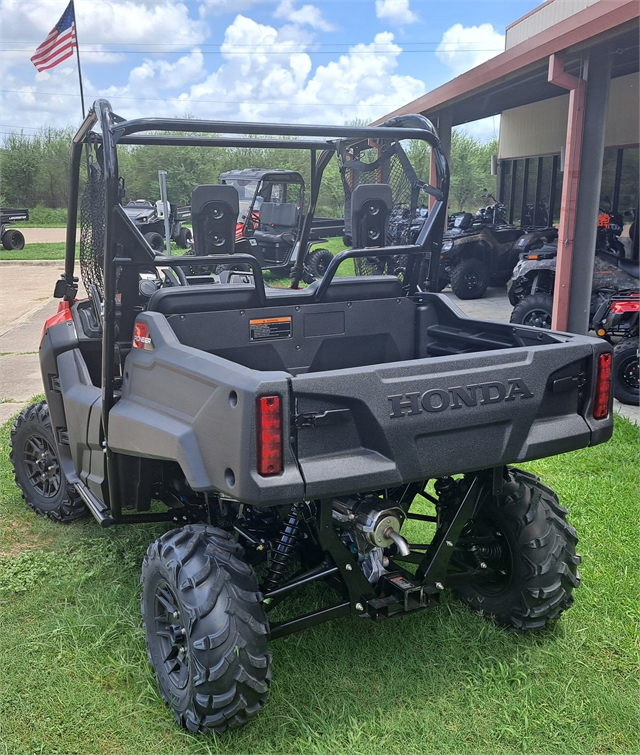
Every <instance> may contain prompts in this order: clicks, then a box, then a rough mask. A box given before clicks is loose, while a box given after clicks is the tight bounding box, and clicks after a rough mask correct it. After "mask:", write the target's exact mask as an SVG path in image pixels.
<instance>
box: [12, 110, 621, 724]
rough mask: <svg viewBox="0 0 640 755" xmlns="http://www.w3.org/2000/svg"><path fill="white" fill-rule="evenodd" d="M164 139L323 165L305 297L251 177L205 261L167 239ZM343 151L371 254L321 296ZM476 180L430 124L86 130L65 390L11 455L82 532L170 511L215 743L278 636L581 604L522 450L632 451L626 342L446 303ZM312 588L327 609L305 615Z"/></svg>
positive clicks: (522, 616) (50, 334)
mask: <svg viewBox="0 0 640 755" xmlns="http://www.w3.org/2000/svg"><path fill="white" fill-rule="evenodd" d="M273 136H278V137H281V138H279V139H273V138H272V137H273ZM416 141H417V142H423V143H426V144H427V145H428V146H429V147H430V149H431V151H432V163H433V164H434V166H435V177H434V179H433V181H432V182H431V183H429V182H428V180H427V177H425V176H418V175H416V172H415V169H414V168H413V167H412V166H411V159H410V156H411V149H410V145H411V143H412V142H416ZM158 144H161V145H169V146H175V147H176V148H178V147H180V146H181V145H189V146H190V147H198V148H201V149H202V150H206V149H217V148H228V147H242V148H243V149H250V148H253V147H255V148H257V149H263V148H266V147H268V148H270V149H273V148H283V149H296V150H303V151H305V152H306V154H307V155H308V159H309V166H310V175H311V180H310V184H309V187H308V193H307V198H306V201H305V202H304V205H303V206H301V207H300V208H299V211H300V212H301V215H302V217H301V221H300V226H299V227H300V236H299V238H298V239H297V240H296V242H295V250H294V251H295V253H294V274H293V279H292V284H291V288H288V289H283V288H273V287H269V286H266V285H265V284H264V280H263V277H262V269H261V268H262V266H261V263H260V261H258V260H257V259H256V257H255V256H254V255H253V254H252V248H253V247H252V245H251V243H250V241H251V239H247V238H244V237H243V238H240V239H236V222H237V218H238V213H239V198H238V192H237V191H236V189H235V188H234V187H233V186H230V185H221V184H220V185H204V186H196V187H194V188H193V196H192V201H191V212H192V223H193V234H194V244H195V249H196V250H197V256H195V257H194V256H191V257H177V256H172V257H165V256H163V255H160V254H157V253H155V252H154V250H153V249H152V248H151V247H150V246H149V244H148V243H147V241H146V240H145V238H144V236H143V235H142V234H141V233H140V230H139V228H138V227H136V225H135V223H134V222H132V220H131V218H130V217H128V215H127V213H126V212H125V211H124V209H123V207H122V204H121V201H122V199H123V197H122V193H123V192H122V190H121V189H122V183H121V181H120V180H119V171H118V150H119V149H120V148H128V147H129V146H131V145H137V146H139V147H140V148H143V147H144V145H158ZM87 149H88V151H89V153H90V161H89V178H88V181H87V184H86V189H85V191H84V195H83V196H82V198H80V197H79V185H80V182H79V172H80V168H81V166H83V165H84V164H85V155H86V150H87ZM332 160H336V161H337V163H338V167H339V169H340V172H341V175H342V177H343V185H344V191H345V207H346V220H347V221H348V223H347V225H348V233H349V235H350V237H351V240H352V241H353V247H354V248H353V249H351V250H349V251H345V252H341V253H339V254H337V255H336V257H334V259H333V260H332V261H331V262H330V264H329V266H328V269H327V271H326V273H325V275H324V277H323V278H322V279H321V280H319V281H315V282H314V283H311V285H309V286H308V287H306V288H300V287H299V284H300V278H301V275H302V272H303V261H304V255H305V253H306V250H307V245H308V242H309V237H310V234H311V229H312V227H313V221H314V212H315V209H316V205H317V200H318V194H319V190H320V186H321V182H322V179H323V172H324V171H325V168H326V167H327V165H329V163H330V161H332ZM448 180H449V176H448V168H447V162H446V159H445V157H444V154H443V151H442V148H441V145H440V141H439V138H438V136H437V133H436V131H435V130H434V128H433V127H432V126H431V124H430V123H429V122H428V121H427V120H426V119H424V118H422V117H421V116H417V115H407V116H401V117H398V118H394V119H392V120H390V121H388V122H387V123H385V124H384V125H382V126H376V127H366V128H356V127H346V126H345V127H336V126H308V125H282V124H280V125H273V124H260V123H249V124H246V123H245V124H242V123H221V122H212V121H199V120H169V119H164V118H142V119H137V120H129V121H128V120H125V119H123V118H121V117H119V116H117V115H115V114H114V113H113V112H112V110H111V107H110V105H109V103H108V102H106V101H104V100H99V101H97V102H96V103H95V104H94V106H93V108H92V109H91V111H90V113H89V115H88V116H87V118H86V120H85V121H84V123H83V124H82V126H81V127H80V129H79V131H78V132H77V134H76V135H75V137H74V139H73V144H72V149H71V185H70V192H69V197H70V198H69V212H68V218H69V221H68V228H67V247H66V260H65V272H64V274H63V276H62V278H61V279H60V280H59V281H58V282H57V284H56V286H55V296H57V297H58V298H60V300H61V301H60V307H59V311H58V314H57V315H56V316H55V317H53V318H51V319H50V320H48V321H47V323H46V325H45V329H44V334H43V338H42V343H41V346H40V363H41V367H42V377H43V382H44V390H45V393H46V401H44V402H39V403H37V404H34V405H32V406H30V407H29V408H27V409H25V410H24V411H23V412H22V413H21V414H20V415H19V417H18V419H17V420H16V422H15V424H14V427H13V430H12V433H11V459H12V463H13V468H14V471H15V478H16V482H17V484H18V486H19V487H20V488H21V490H22V492H23V494H24V497H25V499H26V502H27V504H28V505H29V506H30V507H31V508H33V509H34V510H35V511H36V512H37V513H39V514H42V515H46V516H48V517H50V518H51V519H52V520H54V521H58V522H72V521H73V520H75V519H77V518H78V517H80V516H82V515H83V514H85V513H86V512H89V513H91V514H92V515H93V516H94V517H95V519H96V520H97V522H98V523H99V524H100V525H101V526H103V527H111V526H116V525H130V526H131V525H133V526H138V527H139V526H144V523H145V522H159V521H160V522H166V523H167V531H166V532H165V534H163V535H162V536H161V537H159V538H158V539H157V540H156V541H155V542H153V543H151V545H150V546H149V549H148V551H147V555H146V557H145V558H144V563H143V564H142V578H141V581H142V597H141V601H142V617H143V621H144V626H145V631H146V642H147V649H148V656H149V660H150V662H151V665H152V667H153V670H154V672H155V675H156V676H157V680H158V685H159V688H160V691H161V693H162V696H163V697H164V699H165V700H166V702H167V704H168V705H169V707H170V708H171V710H172V712H173V714H174V715H175V718H176V719H177V721H178V722H179V724H181V725H182V726H185V727H186V728H188V729H189V730H190V731H193V732H203V733H204V732H212V731H215V732H223V731H225V730H226V729H227V728H228V727H233V726H239V725H241V724H244V723H246V722H247V721H248V720H249V719H251V718H252V717H253V716H254V715H255V714H256V713H258V711H259V710H260V709H261V708H262V706H263V705H264V704H265V703H266V701H267V697H268V694H269V688H270V684H271V674H272V669H271V666H272V655H271V653H270V652H269V643H270V642H275V641H276V640H277V639H278V638H280V637H283V636H284V635H287V634H290V633H292V632H298V631H301V630H303V629H306V628H308V627H313V626H317V625H319V624H321V623H322V622H326V621H329V620H332V619H338V618H339V617H343V616H348V615H352V616H356V617H358V618H360V619H361V620H363V621H364V620H369V621H385V620H386V619H388V618H391V617H402V616H408V615H411V614H414V613H416V612H418V611H422V610H425V609H427V608H434V607H436V606H437V605H438V601H439V597H440V595H441V594H442V592H443V591H444V590H448V589H451V590H453V591H455V594H456V595H457V596H458V597H459V598H460V600H461V601H463V602H464V603H466V604H467V605H468V606H469V607H470V608H471V609H472V610H473V611H475V612H479V613H483V614H485V615H487V616H488V617H491V618H492V619H493V620H494V621H495V622H497V623H498V624H499V625H500V626H504V627H506V628H508V629H511V630H514V631H517V632H529V631H535V630H539V629H542V628H543V627H545V626H547V625H548V624H549V623H550V622H553V621H554V620H556V619H557V618H558V617H559V616H560V614H561V613H562V612H563V611H564V610H565V609H567V608H569V606H570V605H571V603H572V601H573V591H574V588H576V587H577V586H578V583H579V573H578V565H579V563H580V557H579V556H578V555H576V543H577V536H576V532H575V530H574V529H573V527H571V525H570V524H568V522H567V519H566V513H567V511H566V509H565V508H563V507H562V506H561V505H560V503H559V502H558V499H557V497H556V495H555V493H554V492H553V491H552V490H551V489H550V488H548V487H546V486H545V485H544V484H543V483H542V482H540V480H539V479H538V478H537V477H535V476H534V475H532V474H530V473H528V472H524V471H522V470H520V469H518V468H516V467H514V466H512V465H514V464H517V463H520V462H525V461H529V460H532V459H538V458H541V457H545V456H550V455H553V454H561V453H564V452H566V451H572V450H574V449H577V448H583V447H586V446H590V445H595V444H598V443H602V442H604V441H606V440H608V439H609V437H610V436H611V433H612V427H613V424H612V422H613V420H612V414H611V402H612V398H611V390H610V388H611V379H610V372H611V347H610V345H609V344H607V343H606V342H603V341H599V340H596V339H592V338H587V337H584V336H579V335H571V334H567V333H559V332H554V331H549V330H545V331H541V330H538V329H536V328H531V327H526V326H520V325H513V324H509V323H496V322H489V321H481V320H473V319H470V318H468V317H466V316H464V315H463V314H462V313H461V311H460V310H459V309H457V308H456V307H455V306H454V305H452V304H451V303H450V302H449V301H448V299H446V298H445V297H443V296H442V295H440V294H438V293H436V291H437V287H438V284H439V273H438V266H439V260H440V248H441V240H442V234H443V230H444V228H445V224H446V208H447V190H448ZM428 196H430V197H432V198H433V204H432V208H431V210H430V212H429V214H428V216H427V217H426V219H425V221H424V223H423V224H422V226H421V228H420V229H419V232H418V233H417V237H416V238H415V240H412V243H408V244H407V243H402V244H396V245H393V244H390V243H389V238H390V236H389V222H390V218H392V217H395V216H397V215H398V214H401V215H402V216H403V217H404V216H405V215H406V217H408V218H413V217H415V215H416V212H417V211H418V208H419V207H420V206H421V205H422V204H423V203H424V202H425V201H426V200H427V199H428ZM78 204H80V224H81V240H80V243H79V250H77V248H76V215H77V209H78ZM263 207H264V205H263ZM394 213H395V215H394ZM385 256H386V257H394V256H403V257H404V258H405V259H406V264H404V266H403V275H402V279H400V278H399V277H397V276H395V275H374V276H364V277H357V276H350V275H346V276H342V275H341V273H342V272H344V270H345V268H348V267H350V266H351V265H352V264H353V260H356V259H362V258H369V257H375V258H376V259H381V258H383V257H385ZM78 257H79V263H80V264H79V267H80V271H81V273H82V280H83V283H84V287H85V289H86V291H87V293H88V298H84V299H78V286H79V281H78V278H77V275H78ZM212 260H213V261H215V263H216V264H221V265H225V264H236V263H241V264H244V265H246V266H247V267H248V268H249V269H250V271H251V272H250V273H247V274H245V275H242V276H236V277H235V281H236V282H234V277H233V276H228V277H227V279H226V280H227V281H228V282H221V281H222V280H223V278H222V276H215V277H214V276H211V280H209V281H207V282H201V281H193V280H191V281H190V280H188V277H187V276H186V275H185V273H184V268H185V267H188V266H189V265H192V264H194V265H203V266H206V265H211V264H212ZM238 281H239V282H238ZM319 583H323V588H322V589H319V587H320V585H319ZM304 592H308V593H310V600H309V609H308V611H306V612H304V613H302V614H294V613H292V611H293V609H292V608H290V609H289V611H288V612H287V607H288V606H292V604H291V603H288V602H287V601H288V598H290V597H291V596H292V595H298V594H299V593H304ZM293 605H294V606H295V605H299V601H295V602H293ZM276 607H278V612H277V613H278V616H279V618H278V620H273V616H274V615H275V614H274V613H272V612H273V610H274V609H275V608H276ZM397 631H398V632H401V631H402V625H401V624H398V625H397ZM479 631H480V630H479ZM407 652H411V650H410V649H408V650H407ZM327 658H328V659H329V658H330V654H328V655H327ZM327 662H330V660H327ZM434 662H437V660H436V661H434ZM378 663H379V659H377V658H374V657H372V658H371V673H372V674H375V669H376V666H377V664H378Z"/></svg>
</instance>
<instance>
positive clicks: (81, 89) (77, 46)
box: [71, 0, 86, 120]
mask: <svg viewBox="0 0 640 755" xmlns="http://www.w3.org/2000/svg"><path fill="white" fill-rule="evenodd" d="M71 7H72V8H73V25H74V26H75V30H76V57H77V59H78V83H79V84H80V103H81V104H82V120H84V119H85V117H86V113H85V109H84V90H83V88H82V68H81V67H80V42H79V41H78V20H77V19H76V6H75V4H74V1H73V0H71Z"/></svg>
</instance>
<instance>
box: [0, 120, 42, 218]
mask: <svg viewBox="0 0 640 755" xmlns="http://www.w3.org/2000/svg"><path fill="white" fill-rule="evenodd" d="M41 158H42V144H41V141H40V139H39V138H35V139H34V138H30V137H28V136H25V135H24V134H23V133H22V132H20V133H19V134H18V133H16V132H12V133H11V134H9V136H8V137H7V139H6V141H5V144H4V148H3V150H2V154H1V162H0V178H1V181H2V188H1V189H0V193H1V194H2V196H3V197H4V200H5V201H6V203H7V204H8V205H13V206H19V205H26V206H27V207H35V205H36V204H37V199H38V197H37V189H36V178H37V175H38V168H39V165H40V162H41Z"/></svg>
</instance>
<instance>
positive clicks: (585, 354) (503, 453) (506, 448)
mask: <svg viewBox="0 0 640 755" xmlns="http://www.w3.org/2000/svg"><path fill="white" fill-rule="evenodd" d="M609 348H610V347H609V346H608V345H607V344H605V343H603V342H601V341H598V340H596V339H593V338H588V337H583V336H567V337H566V340H565V342H563V343H558V344H550V345H539V346H533V347H530V348H510V349H503V350H499V351H493V352H483V353H477V354H462V355H456V356H446V357H435V358H426V359H418V360H412V361H410V362H397V363H394V364H392V365H372V366H368V367H362V368H359V369H358V370H336V371H333V372H324V373H312V374H304V375H297V376H295V377H293V378H292V379H291V385H292V391H293V398H294V399H295V404H294V406H295V411H296V417H295V427H296V430H295V434H296V439H297V456H298V460H299V464H300V469H301V471H302V474H303V477H304V480H305V484H306V492H305V495H306V497H307V498H316V497H321V496H331V495H340V494H344V493H345V492H355V491H359V490H362V491H364V490H376V489H381V488H385V487H390V486H393V485H396V484H401V483H406V482H410V481H417V480H422V479H427V478H434V477H442V476H445V475H451V474H457V473H463V472H470V471H473V470H477V469H485V468H489V467H493V466H499V465H502V464H507V463H513V462H522V461H526V460H530V459H535V458H540V457H543V456H550V455H554V454H559V453H564V452H566V451H572V450H575V449H577V448H583V447H584V446H588V445H590V444H593V443H600V442H603V441H605V440H608V438H609V437H610V436H611V432H612V420H611V416H610V415H609V417H608V418H607V419H605V420H601V421H597V420H594V419H593V417H592V409H591V404H592V395H591V394H592V391H593V386H594V383H595V362H596V360H595V356H596V355H597V354H599V353H601V352H603V351H607V350H609Z"/></svg>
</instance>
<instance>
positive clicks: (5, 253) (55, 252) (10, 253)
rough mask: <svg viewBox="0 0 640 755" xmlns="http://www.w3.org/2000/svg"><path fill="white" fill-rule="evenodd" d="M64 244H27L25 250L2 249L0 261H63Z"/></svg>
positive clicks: (0, 250)
mask: <svg viewBox="0 0 640 755" xmlns="http://www.w3.org/2000/svg"><path fill="white" fill-rule="evenodd" d="M64 248H65V246H64V242H62V241H61V242H60V243H58V244H26V245H25V247H24V249H13V250H8V249H0V260H63V259H64Z"/></svg>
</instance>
